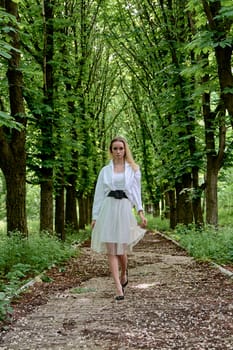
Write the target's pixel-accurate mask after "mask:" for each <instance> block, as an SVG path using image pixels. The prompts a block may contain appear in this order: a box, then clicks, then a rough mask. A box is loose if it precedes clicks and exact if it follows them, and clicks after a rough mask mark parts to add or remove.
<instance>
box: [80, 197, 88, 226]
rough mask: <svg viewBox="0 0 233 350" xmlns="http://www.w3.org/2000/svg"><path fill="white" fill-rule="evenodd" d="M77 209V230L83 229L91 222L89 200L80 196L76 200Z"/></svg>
mask: <svg viewBox="0 0 233 350" xmlns="http://www.w3.org/2000/svg"><path fill="white" fill-rule="evenodd" d="M78 207H79V228H80V229H84V228H85V226H86V225H88V224H90V222H91V198H90V197H83V196H80V197H79V198H78Z"/></svg>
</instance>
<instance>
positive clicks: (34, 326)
mask: <svg viewBox="0 0 233 350" xmlns="http://www.w3.org/2000/svg"><path fill="white" fill-rule="evenodd" d="M129 266H130V270H129V286H128V287H127V291H126V298H125V300H124V301H121V302H116V301H115V300H114V295H113V294H112V291H113V290H114V288H113V285H112V280H111V278H110V277H109V275H108V271H107V264H106V261H105V260H104V257H103V256H100V255H95V254H93V253H92V252H91V251H90V248H89V247H83V248H82V255H81V256H80V258H79V259H78V260H76V262H75V261H73V271H76V273H77V279H76V281H74V280H73V282H72V281H70V284H69V283H68V280H69V272H68V271H67V272H65V273H64V279H63V280H64V285H69V286H70V287H69V288H67V289H66V290H62V279H61V280H60V283H61V288H60V291H59V290H57V291H56V292H51V293H50V294H48V295H47V301H46V302H45V300H44V301H43V304H42V305H38V306H37V307H34V308H33V310H32V311H31V312H27V313H26V314H25V315H23V316H22V317H19V318H18V320H17V321H16V322H15V323H14V324H13V325H12V327H11V329H10V330H9V332H7V333H5V334H4V333H2V337H1V343H0V349H1V350H11V349H12V350H13V349H20V350H26V349H28V350H29V349H30V350H33V349H47V350H49V349H56V350H58V349H64V350H65V349H115V350H116V349H117V350H119V349H122V350H123V349H130V350H136V349H158V350H165V349H166V350H167V349H181V350H185V349H190V350H191V349H195V350H196V349H198V350H204V349H206V350H207V349H208V350H213V349H216V350H225V349H232V348H233V323H232V319H233V294H232V287H233V283H232V279H231V278H229V277H227V276H225V275H223V274H222V273H221V272H220V271H219V270H218V269H216V268H214V267H212V266H210V265H208V264H203V263H197V262H196V261H194V260H193V259H192V258H190V257H189V256H187V254H186V253H185V252H184V251H183V250H182V249H180V248H179V247H177V246H176V245H174V244H173V243H172V242H171V241H167V240H165V239H164V237H161V236H160V235H159V234H147V235H146V236H145V238H144V240H143V241H142V242H140V243H139V244H138V245H137V247H136V249H135V252H134V254H133V255H131V256H130V264H129ZM78 273H80V276H82V278H81V277H80V283H78ZM82 281H83V282H82ZM55 282H56V281H55ZM53 283H54V282H52V283H51V284H50V289H51V290H53V288H52V285H53ZM43 285H44V284H43ZM40 288H41V289H42V284H38V285H37V286H35V287H33V288H32V289H31V293H32V294H33V293H34V294H35V293H36V292H35V290H38V289H40ZM38 303H39V301H38Z"/></svg>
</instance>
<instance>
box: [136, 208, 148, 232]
mask: <svg viewBox="0 0 233 350" xmlns="http://www.w3.org/2000/svg"><path fill="white" fill-rule="evenodd" d="M138 214H139V216H140V219H141V227H142V228H145V227H146V225H147V219H146V218H145V216H144V214H143V211H142V210H140V211H139V212H138Z"/></svg>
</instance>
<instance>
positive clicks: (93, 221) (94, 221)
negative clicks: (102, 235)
mask: <svg viewBox="0 0 233 350" xmlns="http://www.w3.org/2000/svg"><path fill="white" fill-rule="evenodd" d="M95 223H96V220H92V222H91V229H92V230H93V228H94V227H95Z"/></svg>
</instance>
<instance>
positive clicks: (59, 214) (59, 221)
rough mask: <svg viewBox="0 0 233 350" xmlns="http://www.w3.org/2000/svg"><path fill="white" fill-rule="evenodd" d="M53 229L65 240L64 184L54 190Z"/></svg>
mask: <svg viewBox="0 0 233 350" xmlns="http://www.w3.org/2000/svg"><path fill="white" fill-rule="evenodd" d="M55 203H56V205H55V231H56V234H57V236H58V237H59V238H60V239H61V240H62V241H64V240H65V238H66V237H65V210H64V208H65V201H64V185H63V184H61V186H60V187H59V188H58V189H57V191H56V197H55Z"/></svg>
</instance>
